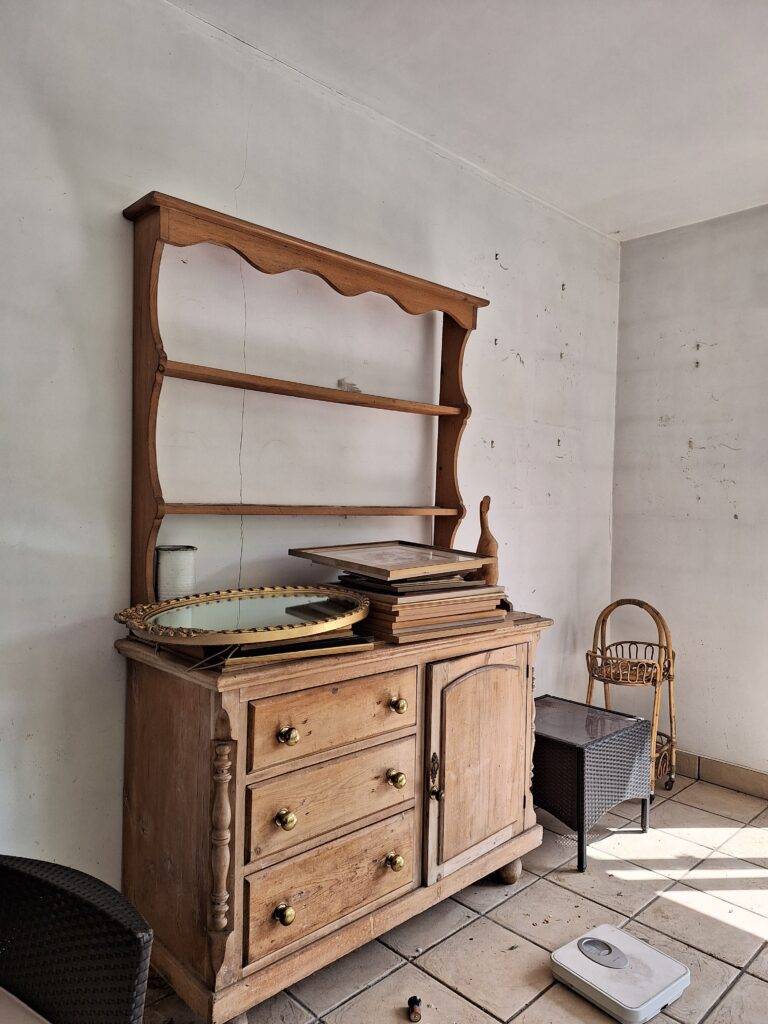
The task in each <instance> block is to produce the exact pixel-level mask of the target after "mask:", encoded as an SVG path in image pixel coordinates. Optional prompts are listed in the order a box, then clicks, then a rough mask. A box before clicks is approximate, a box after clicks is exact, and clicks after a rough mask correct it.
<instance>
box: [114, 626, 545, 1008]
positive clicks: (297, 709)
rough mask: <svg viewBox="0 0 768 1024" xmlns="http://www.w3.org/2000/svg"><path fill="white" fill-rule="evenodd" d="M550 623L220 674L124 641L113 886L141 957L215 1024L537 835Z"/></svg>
mask: <svg viewBox="0 0 768 1024" xmlns="http://www.w3.org/2000/svg"><path fill="white" fill-rule="evenodd" d="M549 624H550V620H549V619H543V618H540V617H539V616H535V615H526V614H523V613H514V614H512V615H510V616H509V619H508V620H507V622H506V623H505V624H504V625H503V626H502V627H501V628H499V629H497V630H495V631H494V632H492V633H483V634H480V635H475V636H463V637H453V638H450V639H443V640H432V641H426V642H422V643H417V644H413V645H410V646H406V647H392V646H381V647H378V648H376V649H374V650H372V651H366V652H361V653H359V654H348V655H344V656H337V657H327V658H321V659H312V660H309V659H305V660H301V661H295V662H287V663H286V662H284V663H281V664H279V665H272V666H264V667H260V668H255V669H242V670H240V671H237V672H234V673H229V674H222V673H220V672H217V671H204V670H200V669H197V670H194V669H189V668H188V667H187V666H186V664H185V663H184V662H182V661H181V660H180V659H177V658H175V657H174V656H172V655H169V654H165V653H161V652H156V651H155V649H153V648H152V647H150V646H148V645H145V644H142V643H140V642H138V641H136V640H128V639H125V640H119V641H118V643H117V647H118V650H120V651H121V653H122V654H124V655H125V656H126V657H127V658H128V659H129V666H130V671H129V685H128V698H127V738H126V762H125V808H124V811H125V814H124V863H123V888H124V892H125V893H126V895H127V896H128V897H129V899H130V900H132V902H133V903H135V904H136V906H137V907H138V909H139V910H140V911H141V913H142V914H143V915H144V916H145V917H146V918H147V920H148V921H149V922H150V924H151V925H152V927H153V929H154V931H155V944H154V949H153V961H154V963H155V965H156V967H157V968H158V969H159V970H160V971H161V972H162V973H163V974H164V975H165V976H166V977H167V978H168V979H169V980H170V982H171V983H172V985H173V986H174V988H175V989H176V991H177V992H178V993H179V995H181V997H182V998H183V999H184V1000H185V1001H186V1002H187V1003H189V1005H190V1006H191V1007H192V1008H193V1009H194V1010H195V1011H196V1012H197V1013H199V1014H200V1015H201V1016H203V1017H204V1018H206V1019H207V1020H209V1021H215V1022H224V1021H228V1020H230V1018H232V1017H234V1016H236V1015H237V1014H238V1013H240V1012H242V1011H244V1010H246V1009H248V1008H250V1007H251V1006H254V1005H256V1004H257V1003H259V1002H261V1001H262V1000H264V999H266V998H267V997H269V996H270V995H272V994H273V993H275V992H278V991H279V990H281V989H283V988H285V987H287V986H289V985H291V984H294V983H295V982H297V981H298V980H299V979H300V978H303V977H305V976H306V975H308V974H311V973H312V972H313V971H316V970H317V969H318V968H320V967H322V966H323V965H325V964H328V963H330V962H331V961H333V960H336V959H338V958H339V957H341V956H343V955H344V954H345V953H348V952H349V951H350V950H352V949H355V948H356V947H358V946H361V945H364V944H365V943H366V942H369V941H370V940H371V939H373V938H375V937H376V936H377V935H381V934H382V933H383V932H385V931H387V930H388V929H390V928H393V927H394V926H395V925H397V924H400V923H401V922H402V921H405V920H406V919H407V918H409V917H412V916H413V915H414V914H418V913H420V912H421V911H423V910H425V909H426V908H428V907H430V906H432V905H433V904H434V903H437V902H439V901H440V900H442V899H444V898H445V897H446V896H449V895H451V893H454V892H457V891H458V890H460V889H462V888H463V887H464V886H466V885H468V884H470V883H471V882H473V881H475V880H477V879H478V878H481V877H482V876H484V875H487V874H489V873H490V872H492V871H494V870H501V874H502V877H503V878H505V879H506V880H509V879H511V878H515V877H516V876H517V875H518V873H519V871H520V863H519V858H520V857H521V856H522V855H523V854H524V853H526V852H527V851H529V850H531V849H533V848H534V847H536V846H538V845H539V843H540V842H541V828H540V827H539V826H538V825H537V824H536V817H535V815H534V811H533V807H532V804H531V798H530V775H531V762H532V744H533V713H534V705H533V660H534V654H535V650H536V645H537V642H538V639H539V635H540V633H541V631H542V629H543V628H544V627H546V626H548V625H549Z"/></svg>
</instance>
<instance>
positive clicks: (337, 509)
mask: <svg viewBox="0 0 768 1024" xmlns="http://www.w3.org/2000/svg"><path fill="white" fill-rule="evenodd" d="M158 512H159V514H160V515H161V516H461V515H462V513H463V509H459V508H441V507H439V506H435V505H241V504H238V503H236V502H233V503H224V504H221V503H220V504H204V503H199V502H195V503H192V502H185V501H182V502H178V501H177V502H163V503H161V504H160V506H159V507H158Z"/></svg>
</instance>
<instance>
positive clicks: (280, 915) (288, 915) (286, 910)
mask: <svg viewBox="0 0 768 1024" xmlns="http://www.w3.org/2000/svg"><path fill="white" fill-rule="evenodd" d="M272 916H273V917H274V919H275V920H276V921H278V922H279V923H280V924H282V925H285V927H286V928H287V927H288V925H289V924H293V922H294V921H295V920H296V911H295V910H294V909H293V907H292V906H291V905H290V903H278V905H277V906H276V907H275V909H274V911H273V912H272Z"/></svg>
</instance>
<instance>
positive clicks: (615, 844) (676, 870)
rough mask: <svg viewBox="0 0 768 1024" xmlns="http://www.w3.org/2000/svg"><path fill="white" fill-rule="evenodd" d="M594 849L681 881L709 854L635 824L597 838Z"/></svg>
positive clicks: (697, 845)
mask: <svg viewBox="0 0 768 1024" xmlns="http://www.w3.org/2000/svg"><path fill="white" fill-rule="evenodd" d="M595 850H597V851H598V852H602V853H608V854H610V855H611V856H612V857H618V858H619V859H620V860H628V861H631V862H632V863H633V864H640V865H641V866H642V867H644V868H650V870H651V871H656V872H658V873H659V874H660V875H666V876H667V878H675V879H677V878H681V877H682V876H683V875H684V874H686V873H687V872H688V871H690V870H691V868H692V867H693V866H694V865H695V864H698V862H699V861H700V860H703V859H704V858H705V857H706V856H708V854H709V853H711V850H709V849H708V848H707V847H706V846H701V845H700V844H699V843H691V842H689V841H688V840H687V839H680V838H679V837H678V836H674V835H672V833H671V832H664V831H662V829H658V828H651V829H649V830H648V831H647V832H642V831H641V830H640V826H639V824H637V823H633V824H631V825H627V827H626V828H624V829H622V830H621V831H619V832H614V833H613V835H610V836H607V837H606V838H605V839H600V840H599V841H598V842H597V843H595Z"/></svg>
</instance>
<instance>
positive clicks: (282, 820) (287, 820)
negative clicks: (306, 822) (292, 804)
mask: <svg viewBox="0 0 768 1024" xmlns="http://www.w3.org/2000/svg"><path fill="white" fill-rule="evenodd" d="M298 823H299V819H298V818H297V817H296V814H295V813H294V812H293V811H290V810H288V808H287V807H281V808H280V810H279V811H278V812H277V814H276V815H275V824H276V825H279V826H280V828H281V829H282V830H283V831H284V832H292V831H293V829H295V828H296V826H297V825H298Z"/></svg>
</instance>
